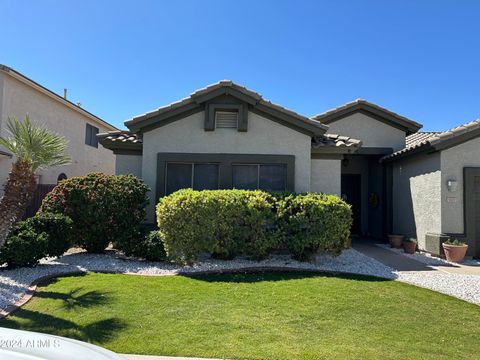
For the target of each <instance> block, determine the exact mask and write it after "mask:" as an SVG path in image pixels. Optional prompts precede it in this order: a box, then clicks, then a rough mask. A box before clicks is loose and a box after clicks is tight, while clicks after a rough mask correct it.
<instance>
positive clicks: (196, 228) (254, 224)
mask: <svg viewBox="0 0 480 360" xmlns="http://www.w3.org/2000/svg"><path fill="white" fill-rule="evenodd" d="M272 207H273V198H272V197H271V196H270V195H269V194H267V193H265V192H262V191H246V190H205V191H194V190H191V189H186V190H180V191H178V192H176V193H173V194H171V195H169V196H166V197H164V198H162V199H160V202H159V203H158V205H157V222H158V227H159V232H160V234H161V236H162V237H163V241H164V244H165V250H166V252H167V254H168V257H169V258H171V259H173V260H175V261H177V262H181V263H191V262H193V261H194V260H195V259H196V257H197V256H198V255H199V254H200V253H202V252H209V253H212V254H213V255H214V256H217V257H221V258H232V257H234V256H237V255H241V254H244V255H250V256H254V257H257V258H259V257H264V256H266V255H268V253H269V252H270V251H271V250H272V249H275V248H276V247H277V241H276V236H275V232H274V231H273V229H270V228H271V227H273V224H274V222H275V214H274V213H273V211H272Z"/></svg>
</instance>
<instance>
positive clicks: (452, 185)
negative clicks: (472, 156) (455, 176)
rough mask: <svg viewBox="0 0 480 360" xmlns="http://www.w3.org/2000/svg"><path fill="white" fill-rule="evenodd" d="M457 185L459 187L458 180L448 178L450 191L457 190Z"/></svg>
mask: <svg viewBox="0 0 480 360" xmlns="http://www.w3.org/2000/svg"><path fill="white" fill-rule="evenodd" d="M457 187H458V182H457V180H447V189H448V191H457Z"/></svg>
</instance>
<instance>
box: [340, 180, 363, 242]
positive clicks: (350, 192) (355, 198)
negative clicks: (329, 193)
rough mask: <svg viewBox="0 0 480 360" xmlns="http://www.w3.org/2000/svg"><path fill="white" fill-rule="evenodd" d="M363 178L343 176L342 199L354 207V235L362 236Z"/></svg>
mask: <svg viewBox="0 0 480 360" xmlns="http://www.w3.org/2000/svg"><path fill="white" fill-rule="evenodd" d="M361 191H362V178H361V176H360V175H359V174H344V175H342V199H343V200H345V201H346V202H347V203H349V204H350V205H352V214H353V225H352V234H354V235H360V234H361V219H362V213H361V209H362V193H361Z"/></svg>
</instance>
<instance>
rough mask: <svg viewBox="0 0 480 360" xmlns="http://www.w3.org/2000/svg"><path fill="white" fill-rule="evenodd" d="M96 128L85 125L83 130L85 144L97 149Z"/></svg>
mask: <svg viewBox="0 0 480 360" xmlns="http://www.w3.org/2000/svg"><path fill="white" fill-rule="evenodd" d="M97 134H98V128H97V127H95V126H92V125H90V124H87V127H86V130H85V144H87V145H90V146H93V147H96V148H98V139H97Z"/></svg>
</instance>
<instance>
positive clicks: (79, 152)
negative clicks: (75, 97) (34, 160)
mask: <svg viewBox="0 0 480 360" xmlns="http://www.w3.org/2000/svg"><path fill="white" fill-rule="evenodd" d="M0 77H3V80H4V88H3V97H2V104H3V106H2V108H1V109H2V112H1V114H0V116H1V128H0V132H1V134H2V135H6V132H5V123H6V120H7V119H8V118H9V117H16V118H18V119H23V118H24V117H25V115H26V114H29V115H30V119H31V120H32V121H33V122H35V123H37V124H41V125H43V126H45V127H47V128H48V129H50V130H52V131H55V132H57V133H60V134H61V135H63V136H64V137H66V138H67V139H68V140H69V143H68V148H67V153H68V154H69V155H70V157H71V158H72V164H70V165H66V166H61V167H55V168H49V169H46V170H40V171H39V172H38V175H40V176H39V182H40V183H43V184H55V183H56V182H57V177H58V175H59V174H60V173H62V172H63V173H65V174H66V175H67V176H68V177H72V176H79V175H85V174H87V173H89V172H92V171H99V172H104V173H109V174H113V173H114V171H115V156H114V155H113V153H112V151H110V150H107V149H105V148H103V147H102V146H101V145H99V146H98V148H95V147H92V146H88V145H86V144H85V127H86V123H87V122H88V123H90V124H91V125H93V126H96V127H98V128H99V131H100V132H105V131H108V130H109V129H108V128H107V127H106V126H104V125H103V124H101V123H99V122H95V121H94V120H91V119H90V118H88V117H87V116H85V115H83V114H81V113H79V112H77V111H75V110H73V109H70V108H69V107H67V106H65V105H63V104H61V103H60V102H59V101H57V100H54V99H52V98H51V97H49V96H47V95H45V94H43V93H42V92H40V91H38V90H36V89H33V88H31V87H30V86H27V85H26V84H24V83H22V82H20V81H19V80H17V79H14V78H13V77H11V76H9V75H6V74H2V73H0ZM11 161H12V160H11V159H2V160H0V183H1V184H3V183H4V182H5V180H6V178H7V176H8V171H9V169H10V165H11Z"/></svg>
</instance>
